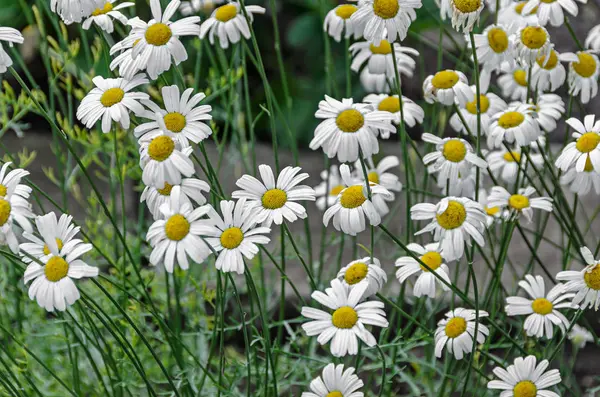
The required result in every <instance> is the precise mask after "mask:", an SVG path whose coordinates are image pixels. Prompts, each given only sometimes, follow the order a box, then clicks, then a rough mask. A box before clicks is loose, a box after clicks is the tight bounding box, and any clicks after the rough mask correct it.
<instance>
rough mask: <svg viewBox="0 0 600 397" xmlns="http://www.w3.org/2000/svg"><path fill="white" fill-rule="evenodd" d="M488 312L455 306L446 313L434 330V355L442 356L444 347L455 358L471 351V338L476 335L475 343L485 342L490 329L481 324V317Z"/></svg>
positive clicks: (460, 358) (459, 357)
mask: <svg viewBox="0 0 600 397" xmlns="http://www.w3.org/2000/svg"><path fill="white" fill-rule="evenodd" d="M487 316H488V313H487V312H485V311H483V310H479V312H476V311H475V310H471V309H464V308H462V307H457V308H456V309H454V310H451V311H449V312H448V313H446V318H444V319H442V320H440V321H439V322H438V327H437V329H436V331H435V356H436V357H438V358H439V357H442V351H443V350H444V347H446V349H447V350H448V352H449V353H450V354H453V355H454V357H455V358H456V359H457V360H462V359H463V357H464V356H465V355H466V354H468V353H472V352H473V338H475V337H476V340H477V343H478V344H481V343H484V342H485V338H486V337H487V336H488V335H489V333H490V330H489V329H488V327H486V326H485V325H483V324H481V318H482V317H487ZM477 319H479V324H477V336H475V324H476V323H477Z"/></svg>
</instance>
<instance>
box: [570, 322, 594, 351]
mask: <svg viewBox="0 0 600 397" xmlns="http://www.w3.org/2000/svg"><path fill="white" fill-rule="evenodd" d="M569 340H570V341H571V343H573V345H574V346H575V347H577V348H578V349H583V348H584V347H585V344H586V343H587V342H593V341H594V335H592V333H591V332H590V331H588V330H587V329H585V328H583V327H582V326H580V325H577V324H575V325H573V328H571V332H569Z"/></svg>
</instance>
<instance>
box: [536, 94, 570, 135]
mask: <svg viewBox="0 0 600 397" xmlns="http://www.w3.org/2000/svg"><path fill="white" fill-rule="evenodd" d="M531 102H533V101H531ZM532 107H533V109H534V110H535V113H534V114H535V120H536V121H537V122H538V124H539V126H540V129H542V130H544V131H546V132H552V131H554V130H555V129H556V124H557V122H558V120H560V119H561V118H562V115H563V113H564V112H565V103H564V102H563V100H562V98H561V97H560V96H559V95H556V94H541V95H538V97H537V101H536V102H535V103H532Z"/></svg>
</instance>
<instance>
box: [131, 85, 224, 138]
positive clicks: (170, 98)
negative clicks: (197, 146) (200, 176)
mask: <svg viewBox="0 0 600 397" xmlns="http://www.w3.org/2000/svg"><path fill="white" fill-rule="evenodd" d="M161 92H162V98H163V101H164V103H165V108H166V110H165V109H162V108H161V107H159V106H158V105H157V104H155V103H154V102H152V101H150V100H144V101H142V103H143V104H144V105H146V107H148V109H149V111H146V112H144V113H143V114H142V115H141V116H142V117H145V118H147V119H151V120H152V121H151V122H148V123H144V124H140V125H138V126H137V127H135V129H134V130H133V133H134V135H135V137H136V138H139V139H140V140H151V139H154V138H156V137H157V136H159V135H168V136H170V137H171V138H173V139H174V140H175V142H176V143H177V144H178V145H180V146H181V147H182V148H185V147H187V146H189V145H190V142H191V143H198V142H200V141H203V140H205V139H206V138H208V137H209V136H210V134H212V130H211V128H210V126H209V125H207V124H206V123H207V122H209V121H210V120H212V116H211V115H210V112H211V111H212V107H211V106H210V105H200V106H198V104H199V103H200V101H202V100H203V99H204V98H206V95H204V93H202V92H200V93H198V94H196V95H194V96H192V93H193V92H194V89H193V88H188V89H187V90H185V91H184V92H183V95H180V93H179V88H178V87H177V86H176V85H170V86H165V87H163V88H162V90H161ZM190 97H191V98H190Z"/></svg>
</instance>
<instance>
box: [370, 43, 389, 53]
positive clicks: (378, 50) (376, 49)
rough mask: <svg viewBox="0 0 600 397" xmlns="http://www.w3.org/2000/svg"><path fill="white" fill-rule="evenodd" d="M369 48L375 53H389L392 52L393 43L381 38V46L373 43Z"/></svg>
mask: <svg viewBox="0 0 600 397" xmlns="http://www.w3.org/2000/svg"><path fill="white" fill-rule="evenodd" d="M369 49H370V50H371V52H372V53H373V54H380V55H387V54H391V53H392V45H391V44H390V42H389V41H387V40H381V43H379V46H374V45H373V44H371V45H370V46H369Z"/></svg>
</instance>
